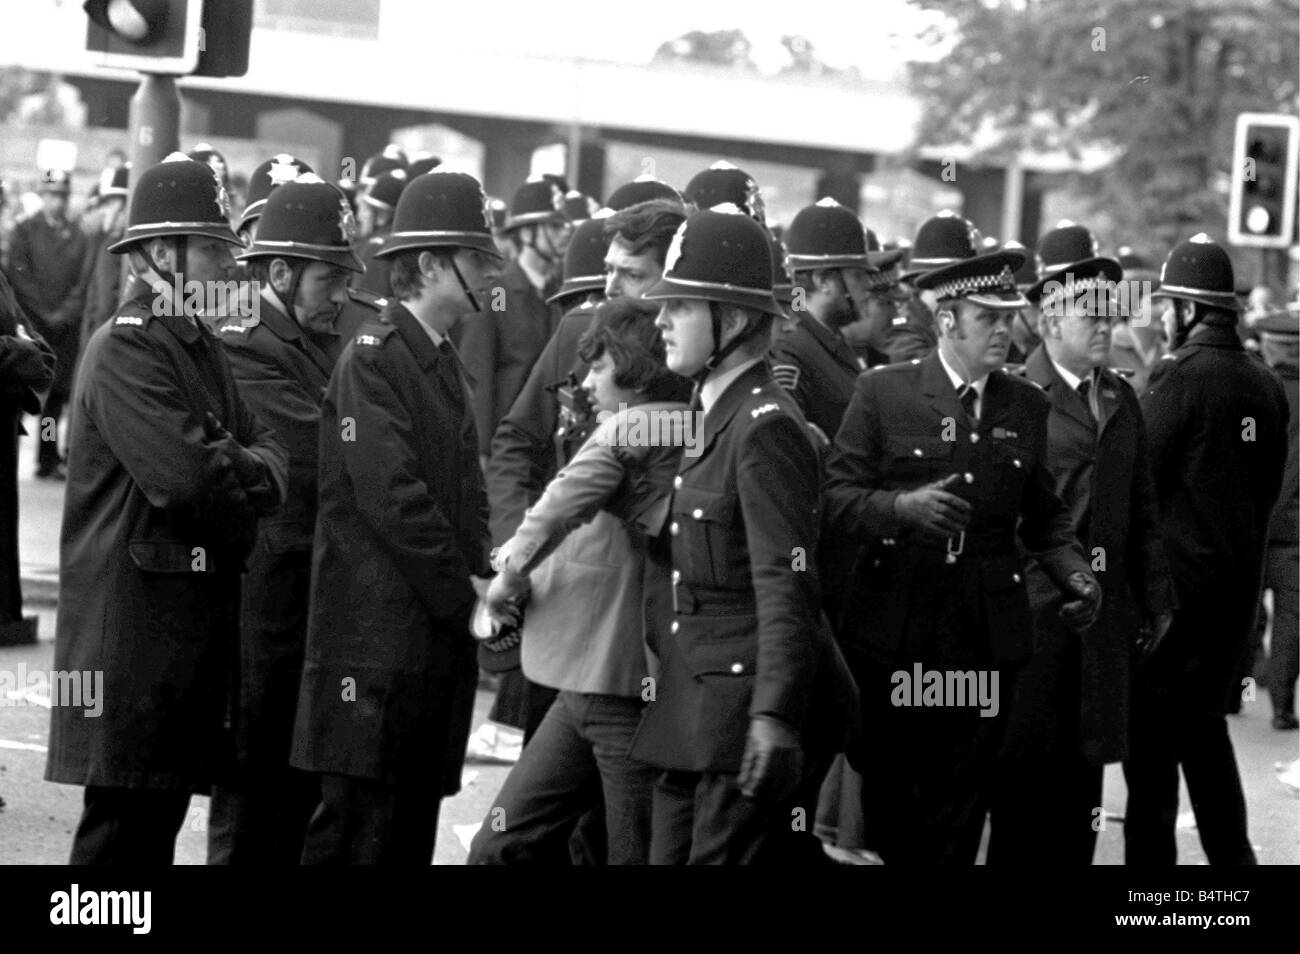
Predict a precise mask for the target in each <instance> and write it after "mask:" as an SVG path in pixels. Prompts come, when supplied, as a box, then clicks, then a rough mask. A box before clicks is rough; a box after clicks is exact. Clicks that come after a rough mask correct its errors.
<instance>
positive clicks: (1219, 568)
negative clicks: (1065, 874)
mask: <svg viewBox="0 0 1300 954" xmlns="http://www.w3.org/2000/svg"><path fill="white" fill-rule="evenodd" d="M1233 289H1234V282H1233V269H1232V260H1231V259H1230V258H1229V257H1228V253H1227V251H1226V250H1225V249H1224V248H1223V247H1222V246H1220V245H1219V244H1217V243H1216V242H1214V241H1213V240H1212V239H1211V238H1210V237H1209V236H1208V235H1206V234H1205V233H1200V234H1198V235H1195V236H1193V237H1192V238H1190V239H1188V240H1187V241H1185V242H1181V243H1179V244H1178V245H1177V246H1175V247H1174V249H1173V251H1171V252H1170V253H1169V257H1168V258H1167V259H1166V260H1165V264H1164V268H1163V269H1162V270H1161V273H1160V289H1159V290H1158V291H1156V292H1155V293H1154V295H1153V297H1154V298H1156V299H1158V300H1164V301H1165V302H1167V305H1166V307H1165V312H1164V316H1163V320H1164V325H1165V334H1166V337H1167V338H1168V340H1169V342H1170V345H1171V348H1172V351H1171V353H1170V354H1168V355H1166V356H1165V357H1164V358H1162V359H1161V360H1160V362H1159V364H1158V365H1157V366H1156V369H1155V370H1154V371H1153V372H1152V374H1151V382H1150V384H1149V385H1148V386H1147V391H1146V393H1145V394H1144V395H1142V412H1143V414H1144V415H1145V416H1146V420H1147V431H1148V434H1149V436H1150V441H1151V463H1152V468H1153V472H1154V476H1155V484H1156V494H1157V496H1158V498H1159V499H1160V503H1161V518H1162V520H1161V524H1162V529H1163V531H1164V538H1165V545H1166V548H1167V550H1168V553H1169V561H1170V565H1171V568H1172V571H1173V578H1174V587H1175V592H1176V595H1177V598H1178V609H1177V611H1176V612H1175V614H1174V620H1173V625H1172V627H1171V628H1170V630H1169V635H1168V637H1167V638H1166V639H1165V640H1164V641H1163V642H1162V643H1161V644H1160V646H1159V647H1157V648H1156V650H1155V652H1154V653H1153V655H1152V656H1151V658H1150V659H1149V660H1148V662H1147V664H1146V665H1145V666H1144V667H1143V668H1142V670H1141V671H1139V673H1138V675H1137V678H1136V680H1135V682H1134V687H1133V714H1132V726H1133V728H1132V733H1133V741H1132V750H1131V753H1130V756H1129V759H1128V761H1127V762H1125V763H1124V777H1125V778H1126V779H1127V781H1128V808H1127V811H1126V812H1125V819H1124V842H1125V860H1126V862H1127V863H1128V864H1146V865H1153V864H1154V865H1170V864H1174V863H1175V859H1176V857H1177V844H1176V841H1175V838H1174V822H1175V820H1176V818H1177V815H1178V769H1179V767H1180V766H1181V767H1182V770H1183V777H1184V778H1185V779H1186V781H1187V790H1188V794H1189V795H1190V796H1191V799H1192V808H1193V810H1194V811H1195V813H1196V826H1197V831H1198V833H1199V835H1200V838H1201V845H1202V847H1203V848H1204V849H1205V855H1206V857H1207V858H1208V859H1209V862H1210V864H1212V865H1213V864H1227V865H1236V864H1254V863H1255V852H1254V850H1253V849H1252V848H1251V844H1250V838H1249V836H1248V834H1247V831H1246V802H1245V799H1244V797H1243V796H1242V791H1241V779H1240V778H1239V777H1238V774H1237V763H1236V758H1235V756H1234V754H1233V751H1232V740H1231V738H1229V736H1228V726H1227V722H1226V720H1225V719H1224V714H1225V713H1226V712H1228V711H1230V710H1232V708H1233V706H1234V704H1236V703H1237V700H1238V699H1239V698H1240V695H1241V693H1242V691H1243V687H1242V684H1241V682H1240V681H1239V674H1240V672H1241V671H1242V668H1243V666H1244V660H1245V657H1246V653H1247V647H1248V644H1249V640H1250V636H1251V633H1252V631H1253V629H1254V626H1255V620H1256V612H1257V608H1258V600H1259V589H1260V579H1261V576H1262V573H1263V562H1264V547H1265V544H1266V543H1267V539H1268V525H1269V516H1270V514H1271V512H1272V509H1273V504H1274V502H1275V501H1276V500H1277V497H1278V492H1279V488H1280V487H1281V484H1282V475H1283V469H1284V467H1285V464H1286V455H1287V419H1288V416H1289V410H1288V408H1287V401H1286V394H1285V393H1284V392H1283V389H1282V385H1281V383H1280V382H1279V381H1278V380H1277V378H1276V377H1275V376H1274V375H1273V374H1272V372H1270V371H1269V370H1268V369H1267V368H1266V367H1264V366H1263V365H1262V364H1261V363H1260V362H1259V361H1258V360H1257V359H1255V358H1254V357H1252V356H1251V355H1249V354H1247V353H1246V352H1245V350H1244V349H1243V347H1242V343H1241V339H1240V338H1239V337H1238V334H1237V324H1238V309H1239V305H1238V303H1237V299H1236V296H1235V295H1234V294H1233Z"/></svg>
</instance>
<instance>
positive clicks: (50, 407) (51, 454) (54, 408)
mask: <svg viewBox="0 0 1300 954" xmlns="http://www.w3.org/2000/svg"><path fill="white" fill-rule="evenodd" d="M67 400H68V396H67V395H66V394H65V393H63V392H62V391H51V392H50V393H49V394H48V395H47V396H46V398H45V404H44V406H42V407H41V416H40V419H39V420H37V422H36V466H37V467H38V468H39V469H41V470H47V471H48V470H53V469H54V468H55V467H57V466H58V464H59V461H60V460H61V459H62V455H61V454H60V453H59V419H60V418H61V417H63V405H64V404H66V403H67ZM50 420H53V422H54V423H53V424H50V423H49V422H50ZM47 438H48V439H47Z"/></svg>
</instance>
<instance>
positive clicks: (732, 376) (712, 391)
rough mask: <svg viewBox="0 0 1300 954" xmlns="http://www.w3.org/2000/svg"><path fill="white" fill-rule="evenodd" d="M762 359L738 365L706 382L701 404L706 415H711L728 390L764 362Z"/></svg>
mask: <svg viewBox="0 0 1300 954" xmlns="http://www.w3.org/2000/svg"><path fill="white" fill-rule="evenodd" d="M762 360H763V359H762V358H750V359H749V360H748V361H745V362H742V363H741V364H738V365H736V366H735V367H734V368H732V369H731V370H730V371H724V372H723V373H722V374H718V375H714V376H712V377H710V378H709V379H708V380H707V381H705V382H704V387H702V388H700V404H701V406H702V407H703V408H704V413H705V414H708V413H709V408H711V407H713V405H714V404H716V403H717V402H718V398H720V397H722V395H724V394H725V393H727V388H729V387H730V386H731V384H732V383H733V382H734V381H735V380H736V378H738V377H740V376H741V375H742V374H744V373H745V372H746V371H748V370H749V369H750V368H752V367H753V366H754V365H756V364H758V362H760V361H762Z"/></svg>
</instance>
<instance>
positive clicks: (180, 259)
mask: <svg viewBox="0 0 1300 954" xmlns="http://www.w3.org/2000/svg"><path fill="white" fill-rule="evenodd" d="M173 238H174V239H175V240H176V263H177V265H179V266H180V268H179V270H178V271H179V274H181V275H184V274H185V266H186V265H187V264H188V262H187V259H188V257H189V249H190V244H189V238H188V236H185V235H176V236H173ZM140 254H141V255H142V256H143V257H144V260H145V262H146V263H147V264H148V266H149V268H150V269H151V270H152V271H154V272H156V273H157V274H158V276H159V277H160V278H161V279H162V280H163V281H164V282H165V283H166V284H167V288H168V289H170V290H171V291H172V292H173V293H174V292H175V291H176V275H177V272H169V271H168V270H167V269H165V268H163V267H162V266H161V265H159V264H158V262H157V261H156V260H155V259H154V257H153V253H152V252H150V251H149V245H148V243H147V242H146V243H141V245H140ZM181 295H182V300H181V301H173V302H172V311H173V312H175V313H178V315H179V316H185V315H184V307H185V306H184V289H183V288H182V289H181Z"/></svg>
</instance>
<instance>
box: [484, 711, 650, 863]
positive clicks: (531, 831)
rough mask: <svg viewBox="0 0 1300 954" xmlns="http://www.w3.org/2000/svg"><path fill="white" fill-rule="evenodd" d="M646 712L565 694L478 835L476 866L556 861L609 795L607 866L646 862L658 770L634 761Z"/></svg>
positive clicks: (514, 770) (528, 747)
mask: <svg viewBox="0 0 1300 954" xmlns="http://www.w3.org/2000/svg"><path fill="white" fill-rule="evenodd" d="M641 707H642V704H641V700H640V699H637V698H634V697H627V696H603V695H592V694H587V693H580V692H561V693H560V694H559V695H558V696H557V697H556V699H555V702H554V703H553V704H552V705H551V708H550V709H549V710H548V711H547V713H546V718H544V719H543V720H542V724H541V725H540V726H539V727H538V729H537V732H536V734H535V735H534V736H533V737H532V738H531V739H530V740H529V741H528V744H527V745H525V746H524V749H523V753H522V754H521V755H520V757H519V761H518V762H517V763H515V766H514V768H512V769H511V770H510V774H509V776H507V778H506V782H505V784H504V785H503V786H502V787H501V791H500V792H499V793H498V794H497V797H496V801H495V802H494V803H493V806H492V808H491V810H490V811H489V812H488V815H487V818H485V819H484V820H483V826H482V827H481V828H480V829H479V831H478V834H477V835H475V836H474V841H473V843H472V844H471V845H470V852H469V863H470V864H472V865H493V864H496V865H505V864H528V863H531V862H537V861H541V860H550V858H551V857H553V856H554V850H555V842H556V841H557V840H558V841H560V842H561V843H563V842H564V841H567V839H568V837H569V833H570V832H571V831H572V830H573V826H574V823H575V822H576V821H577V820H578V818H579V817H580V816H582V815H583V814H584V813H585V812H587V811H588V810H589V809H591V808H592V807H593V805H598V804H599V799H600V796H601V794H602V793H603V795H604V801H605V830H606V832H607V834H608V843H609V855H608V862H607V863H608V864H611V865H639V864H645V863H646V862H647V860H648V857H649V852H650V809H651V799H652V794H653V791H654V778H655V774H656V770H655V769H653V768H651V767H650V766H648V765H643V764H641V763H640V762H634V761H632V760H631V759H629V758H628V751H629V750H630V749H631V748H632V738H633V737H634V736H635V735H636V730H637V726H639V725H640V724H641Z"/></svg>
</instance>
